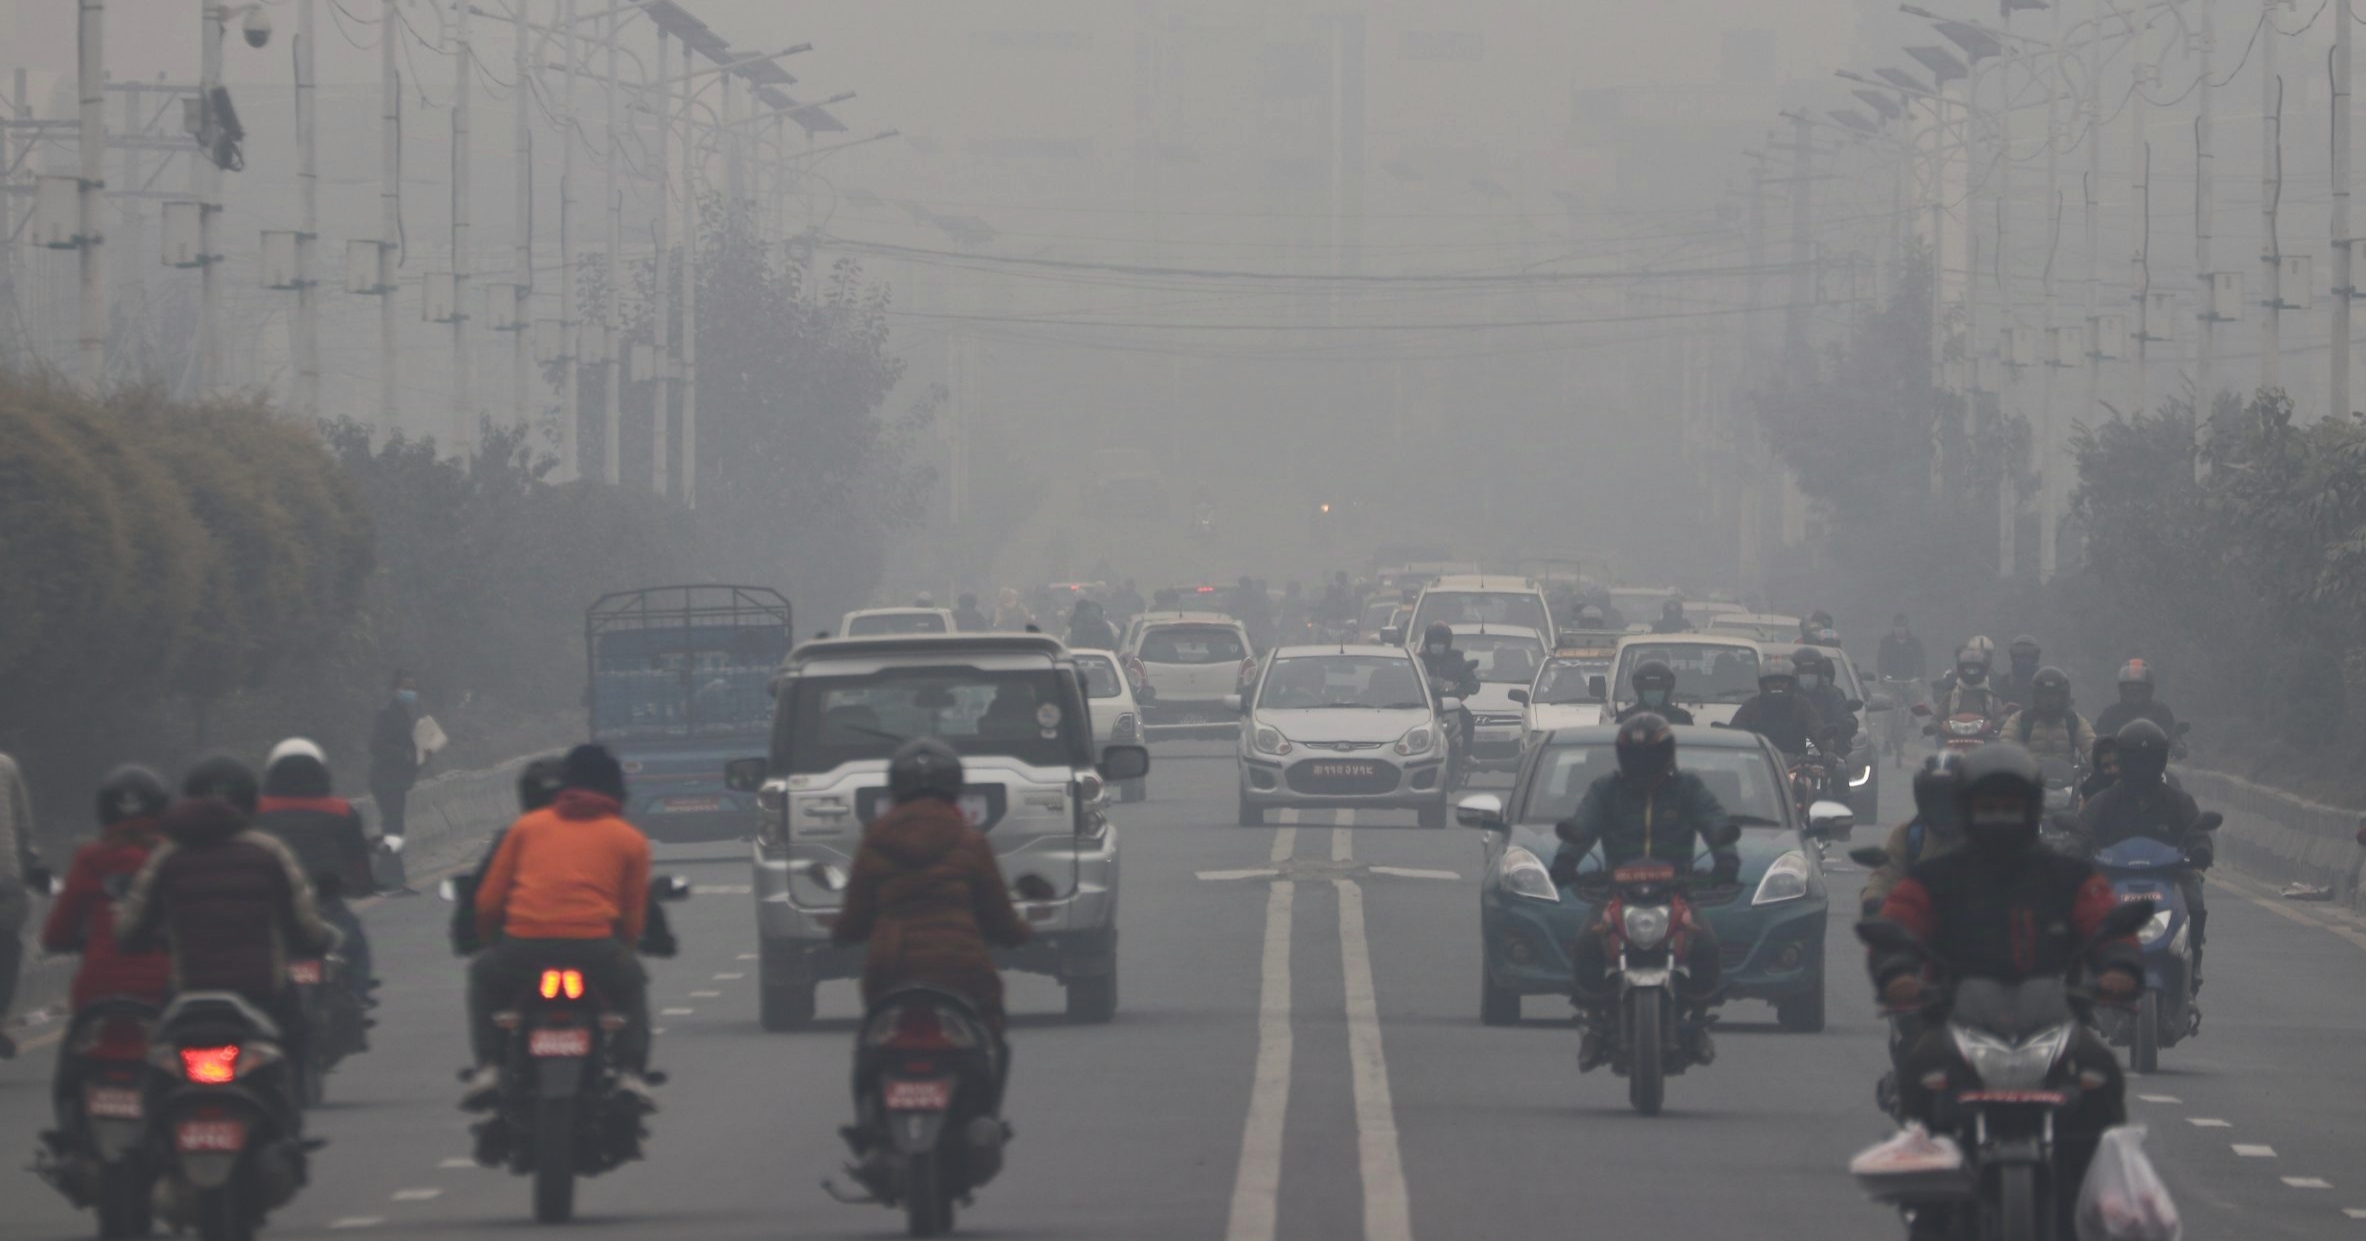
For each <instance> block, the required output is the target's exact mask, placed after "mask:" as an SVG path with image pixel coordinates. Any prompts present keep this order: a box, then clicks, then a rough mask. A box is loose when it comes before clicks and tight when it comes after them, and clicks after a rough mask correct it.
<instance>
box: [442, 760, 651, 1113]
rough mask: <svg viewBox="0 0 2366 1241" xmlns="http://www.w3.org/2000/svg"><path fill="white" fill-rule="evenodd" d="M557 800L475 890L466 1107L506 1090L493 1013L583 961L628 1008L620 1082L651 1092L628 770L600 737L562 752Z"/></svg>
mask: <svg viewBox="0 0 2366 1241" xmlns="http://www.w3.org/2000/svg"><path fill="white" fill-rule="evenodd" d="M560 785H561V787H560V790H559V793H558V796H557V797H556V798H555V799H554V800H553V801H552V802H551V804H550V805H549V806H547V807H545V808H543V809H541V810H536V811H533V812H531V813H528V814H526V815H523V816H521V817H520V818H519V819H518V821H517V822H515V823H513V824H511V825H510V827H509V831H508V832H507V833H506V834H505V835H503V836H502V838H501V844H500V847H499V848H497V849H495V850H494V853H493V860H492V861H491V862H489V863H487V864H486V866H485V872H484V876H483V878H482V879H481V880H480V881H479V882H478V884H477V887H476V894H475V901H474V904H475V909H476V933H477V938H478V940H479V941H480V942H482V943H485V944H487V945H489V946H488V947H486V948H485V949H484V950H483V951H481V952H479V953H477V954H476V958H475V959H474V960H473V961H471V962H469V966H468V1028H469V1040H470V1045H471V1048H472V1050H473V1051H474V1053H475V1056H476V1063H477V1068H476V1071H475V1072H474V1073H473V1074H471V1075H470V1077H469V1079H468V1083H467V1089H466V1090H465V1092H464V1094H463V1097H462V1100H461V1106H462V1107H464V1108H471V1109H474V1108H482V1107H485V1106H489V1105H490V1104H491V1103H492V1102H493V1101H494V1100H495V1098H496V1097H497V1096H498V1093H499V1090H500V1068H499V1066H498V1065H497V1064H496V1063H495V1060H496V1059H497V1058H498V1056H499V1055H500V1052H501V1032H500V1031H499V1030H498V1029H496V1028H495V1027H494V1025H493V1014H494V1012H495V1011H497V1010H498V1009H500V1008H501V1006H502V1005H504V1004H507V1003H509V1002H510V1001H512V1000H514V999H516V998H517V997H518V995H519V994H520V993H522V992H523V991H525V989H526V988H527V987H528V986H529V985H530V984H531V983H532V982H533V980H534V977H535V975H536V973H537V972H539V971H541V970H545V969H552V968H565V969H575V970H581V971H582V972H583V975H584V979H585V981H586V982H588V983H589V984H590V985H591V990H592V992H593V993H594V994H596V995H598V996H599V997H600V999H601V1001H602V1002H603V1003H605V1004H606V1005H607V1006H608V1007H609V1008H611V1009H613V1010H615V1011H616V1012H618V1013H621V1014H623V1015H624V1017H625V1024H624V1027H623V1028H622V1029H621V1030H618V1031H617V1032H616V1037H615V1041H614V1042H613V1043H612V1044H611V1045H610V1046H611V1047H612V1049H613V1052H614V1055H615V1057H616V1067H617V1083H616V1085H617V1089H618V1091H620V1092H621V1093H624V1094H629V1095H633V1096H635V1097H637V1098H639V1099H640V1100H641V1101H642V1102H643V1103H650V1102H651V1093H650V1089H649V1083H648V1081H647V1080H646V1079H645V1078H644V1077H643V1076H642V1074H643V1073H644V1071H645V1070H646V1069H647V1067H648V1063H649V1038H650V1030H649V979H648V975H647V974H645V973H643V972H642V969H641V962H640V960H639V959H638V958H637V957H635V956H634V949H635V948H636V947H637V946H638V945H639V944H640V942H641V935H642V931H643V928H644V927H645V925H646V922H647V918H648V908H649V839H648V837H646V836H643V835H642V834H641V833H640V831H639V829H637V828H635V827H634V826H633V825H632V824H630V823H627V822H625V820H624V818H623V815H622V813H621V812H622V809H623V806H624V796H625V788H624V768H623V766H622V765H621V764H619V763H618V762H617V761H616V756H615V755H613V754H610V753H609V752H608V751H607V749H606V748H604V747H602V746H597V745H579V746H576V747H575V748H574V749H572V750H569V751H568V752H567V755H566V757H565V758H563V759H561V760H560Z"/></svg>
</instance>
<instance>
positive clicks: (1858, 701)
mask: <svg viewBox="0 0 2366 1241" xmlns="http://www.w3.org/2000/svg"><path fill="white" fill-rule="evenodd" d="M1848 709H1849V710H1851V711H1862V710H1864V709H1865V700H1864V699H1862V698H1851V699H1849V700H1848Z"/></svg>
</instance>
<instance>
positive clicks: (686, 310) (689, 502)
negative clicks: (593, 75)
mask: <svg viewBox="0 0 2366 1241" xmlns="http://www.w3.org/2000/svg"><path fill="white" fill-rule="evenodd" d="M568 3H570V4H572V3H574V0H568ZM2342 3H2343V4H2344V5H2345V6H2346V5H2347V4H2348V3H2349V0H2342ZM690 56H691V49H690V44H689V43H687V42H685V43H683V44H682V191H683V193H682V507H683V508H697V507H698V243H699V235H698V233H699V229H700V227H701V226H702V217H701V213H700V210H699V207H700V204H699V201H698V179H699V174H700V172H701V171H702V170H701V168H700V165H701V164H702V163H703V162H704V161H705V157H706V152H705V150H704V149H702V148H701V147H700V146H699V145H698V126H697V123H696V122H695V120H694V119H693V118H692V117H691V114H690V105H691V103H692V102H693V101H694V100H695V97H696V92H694V91H693V90H692V89H691V87H690V63H691V62H690Z"/></svg>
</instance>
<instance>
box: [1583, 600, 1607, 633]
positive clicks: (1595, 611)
mask: <svg viewBox="0 0 2366 1241" xmlns="http://www.w3.org/2000/svg"><path fill="white" fill-rule="evenodd" d="M1577 627H1578V628H1579V629H1586V630H1603V629H1608V628H1610V617H1609V615H1608V614H1606V613H1604V612H1603V611H1602V609H1600V608H1598V607H1596V606H1594V605H1593V604H1591V603H1589V604H1586V605H1584V606H1583V607H1580V608H1578V610H1577Z"/></svg>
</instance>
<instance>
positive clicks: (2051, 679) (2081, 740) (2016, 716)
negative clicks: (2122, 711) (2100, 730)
mask: <svg viewBox="0 0 2366 1241" xmlns="http://www.w3.org/2000/svg"><path fill="white" fill-rule="evenodd" d="M2000 733H2001V735H2002V736H2003V737H2005V738H2006V739H2007V740H2009V741H2011V742H2012V743H2013V744H2015V745H2017V746H2020V747H2021V748H2022V749H2024V750H2027V751H2029V754H2030V757H2032V758H2035V759H2036V760H2037V761H2038V762H2040V763H2048V762H2057V763H2067V764H2069V765H2070V766H2072V767H2078V766H2080V765H2082V764H2084V763H2085V762H2086V761H2087V755H2088V754H2089V752H2091V751H2092V750H2093V749H2094V748H2095V730H2094V728H2092V727H2090V726H2089V725H2088V723H2087V721H2086V720H2084V719H2083V718H2081V717H2080V716H2079V713H2078V712H2077V711H2076V710H2073V709H2072V707H2071V705H2070V674H2068V673H2066V672H2064V671H2062V670H2061V669H2060V668H2054V667H2045V668H2040V669H2038V670H2037V675H2036V676H2033V677H2031V678H2030V679H2029V701H2028V703H2027V704H2025V705H2024V706H2022V708H2021V709H2020V710H2018V711H2015V712H2014V713H2013V714H2012V715H2011V716H2010V717H2008V718H2007V719H2006V720H2005V723H2004V727H2003V728H2002V729H2001V730H2000Z"/></svg>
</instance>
